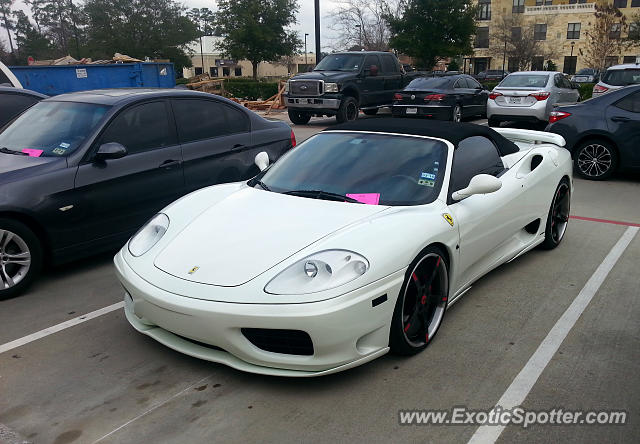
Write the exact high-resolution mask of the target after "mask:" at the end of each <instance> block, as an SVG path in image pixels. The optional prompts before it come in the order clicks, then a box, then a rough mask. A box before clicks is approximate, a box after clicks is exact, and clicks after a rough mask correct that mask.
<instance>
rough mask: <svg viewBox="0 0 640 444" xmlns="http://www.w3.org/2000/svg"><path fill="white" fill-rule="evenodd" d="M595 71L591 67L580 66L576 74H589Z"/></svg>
mask: <svg viewBox="0 0 640 444" xmlns="http://www.w3.org/2000/svg"><path fill="white" fill-rule="evenodd" d="M594 73H595V70H594V69H591V68H582V69H581V70H580V71H578V72H577V73H576V75H577V76H591V75H593V74H594Z"/></svg>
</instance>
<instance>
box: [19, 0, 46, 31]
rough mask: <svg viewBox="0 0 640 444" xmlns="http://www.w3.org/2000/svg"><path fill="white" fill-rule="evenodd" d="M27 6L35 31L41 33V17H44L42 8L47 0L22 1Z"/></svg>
mask: <svg viewBox="0 0 640 444" xmlns="http://www.w3.org/2000/svg"><path fill="white" fill-rule="evenodd" d="M24 2H25V3H26V4H27V5H29V11H31V17H33V21H34V22H35V23H36V29H37V30H38V32H39V33H42V26H41V23H42V17H43V16H44V7H45V5H46V4H47V0H24Z"/></svg>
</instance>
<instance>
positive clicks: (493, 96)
mask: <svg viewBox="0 0 640 444" xmlns="http://www.w3.org/2000/svg"><path fill="white" fill-rule="evenodd" d="M501 95H502V93H499V92H493V91H492V92H491V93H490V94H489V98H490V99H491V100H496V97H500V96H501Z"/></svg>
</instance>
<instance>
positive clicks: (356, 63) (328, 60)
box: [314, 54, 362, 71]
mask: <svg viewBox="0 0 640 444" xmlns="http://www.w3.org/2000/svg"><path fill="white" fill-rule="evenodd" d="M361 66H362V56H361V55H360V54H329V55H328V56H325V57H324V58H323V59H322V60H320V63H318V66H316V68H315V69H314V71H359V70H360V67H361Z"/></svg>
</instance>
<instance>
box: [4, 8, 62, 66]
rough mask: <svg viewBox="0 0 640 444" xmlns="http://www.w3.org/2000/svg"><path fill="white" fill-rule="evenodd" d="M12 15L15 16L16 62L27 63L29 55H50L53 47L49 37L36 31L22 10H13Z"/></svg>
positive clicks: (41, 56) (40, 57)
mask: <svg viewBox="0 0 640 444" xmlns="http://www.w3.org/2000/svg"><path fill="white" fill-rule="evenodd" d="M13 15H14V17H15V18H16V26H15V36H16V45H17V47H18V48H17V59H18V60H17V61H18V63H20V64H25V63H27V58H28V57H29V56H32V57H34V58H35V59H43V58H47V57H51V55H52V53H53V48H52V47H51V42H50V41H49V39H47V38H46V37H45V36H44V35H42V34H41V33H40V32H38V30H37V29H36V28H35V27H34V26H33V24H31V22H30V21H29V18H28V17H27V15H26V14H25V13H24V12H23V11H22V10H18V11H15V12H14V13H13Z"/></svg>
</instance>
